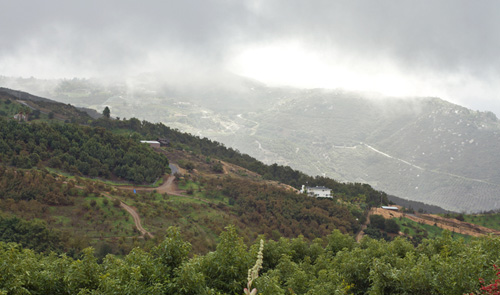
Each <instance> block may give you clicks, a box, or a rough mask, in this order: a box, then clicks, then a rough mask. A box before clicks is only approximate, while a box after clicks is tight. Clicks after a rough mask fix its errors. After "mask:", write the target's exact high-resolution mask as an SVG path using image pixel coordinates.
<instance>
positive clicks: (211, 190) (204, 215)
mask: <svg viewBox="0 0 500 295" xmlns="http://www.w3.org/2000/svg"><path fill="white" fill-rule="evenodd" d="M22 102H23V101H20V100H18V99H16V98H15V97H14V98H12V97H10V98H9V97H3V98H1V99H0V105H1V106H5V109H6V110H7V109H8V110H9V112H11V113H15V112H18V111H19V110H22V111H23V112H30V111H28V110H27V109H26V105H24V104H22ZM63 106H64V107H63ZM48 107H50V109H48V110H49V111H50V112H51V113H53V116H52V118H50V117H49V116H48V115H47V116H41V117H40V118H34V117H31V121H29V122H17V121H16V120H14V119H12V118H9V117H10V115H11V114H7V113H6V114H7V118H0V122H1V123H2V124H0V126H1V127H0V128H1V132H0V134H1V137H0V139H1V141H0V148H1V151H2V153H1V154H0V163H1V165H0V167H1V171H0V172H1V173H0V192H1V196H2V197H1V198H0V208H1V210H2V212H3V214H6V218H20V219H21V221H22V220H33V219H40V220H42V221H43V222H42V224H43V226H44V227H46V228H47V229H48V230H49V231H50V233H51V234H53V235H55V236H58V237H59V239H60V240H61V243H60V244H57V245H56V246H47V247H46V248H47V249H49V248H50V247H52V248H54V247H56V248H57V249H59V251H66V252H67V251H72V253H78V251H79V250H80V249H82V248H83V247H85V246H87V245H93V246H95V247H97V248H98V249H99V251H100V252H99V253H101V254H100V255H103V253H104V254H105V253H107V252H113V253H116V254H119V253H122V254H123V253H127V252H128V251H129V250H130V249H131V247H133V246H134V245H139V244H141V243H142V245H143V246H144V245H148V243H149V244H151V243H153V244H155V243H158V241H159V240H161V238H162V236H163V233H164V229H165V226H168V225H175V226H178V227H179V228H180V229H181V231H182V233H183V235H184V236H185V237H187V238H188V239H189V241H190V242H191V243H192V245H193V248H194V250H195V251H196V252H197V253H205V252H206V251H209V250H213V249H214V247H215V242H216V240H215V239H216V238H217V236H218V235H219V234H220V233H221V232H222V230H223V228H224V227H225V226H227V225H228V224H233V225H236V227H237V228H238V230H239V231H240V232H241V233H243V234H244V236H245V241H246V242H251V241H253V240H254V239H256V238H257V235H259V234H264V235H266V236H267V237H270V238H274V239H279V238H280V237H290V238H291V237H295V236H298V235H302V236H304V237H305V238H306V239H308V240H313V239H315V238H318V237H322V236H325V235H327V234H328V233H329V232H331V231H332V230H333V229H338V230H340V231H341V232H342V233H346V234H351V235H352V234H354V233H355V232H356V231H358V230H359V222H361V221H363V216H364V211H365V210H366V208H368V207H369V206H373V205H377V204H380V202H383V203H384V204H386V203H387V196H386V195H385V194H384V193H383V192H378V191H375V190H373V189H372V188H371V187H369V186H367V185H362V184H341V183H338V182H336V181H334V180H332V179H328V178H314V177H310V176H307V175H305V174H303V173H301V172H299V171H295V170H292V169H291V168H290V167H283V166H277V165H272V166H267V165H265V164H263V163H261V162H259V161H257V160H256V159H253V158H251V157H249V156H248V155H244V154H241V153H239V152H237V151H235V150H232V149H230V148H226V147H224V146H223V145H221V144H219V143H217V142H212V141H210V140H208V139H201V138H199V137H194V136H191V135H189V134H185V133H181V132H179V131H177V130H172V129H170V128H168V127H167V126H165V125H163V124H152V123H149V122H146V121H143V122H140V121H139V120H137V119H134V118H132V119H129V120H110V119H107V118H101V119H98V120H88V121H86V122H87V123H90V125H92V126H85V125H78V124H74V123H63V120H65V119H64V118H63V114H64V113H67V112H69V111H75V110H70V109H71V108H72V107H71V106H69V105H63V104H57V103H54V105H49V106H48ZM37 110H38V109H36V108H35V107H34V106H33V105H32V109H31V112H35V111H37ZM75 114H76V113H75ZM81 115H82V116H84V117H85V115H83V114H81ZM151 137H167V138H169V146H168V147H164V148H162V149H156V150H153V149H151V148H150V147H148V146H147V145H145V144H140V143H139V139H141V138H151ZM167 159H170V160H171V161H173V163H171V164H170V166H172V167H173V168H175V171H177V172H176V175H175V176H172V175H168V174H169V171H170V168H169V167H168V166H169V162H168V160H167ZM238 163H240V164H241V165H244V166H246V167H248V168H243V167H241V166H238V165H237V164H238ZM178 166H180V170H179V168H178ZM153 182H155V183H154V184H152V183H153ZM306 182H309V183H311V184H315V183H317V184H318V185H330V187H331V188H333V190H334V193H335V195H336V197H335V199H315V198H308V197H306V196H304V195H301V194H298V192H297V190H296V189H295V188H294V187H293V186H295V187H298V186H300V184H301V183H306ZM130 217H132V218H130ZM138 234H140V236H142V237H143V238H145V239H146V240H143V242H141V241H138V240H137V235H138ZM20 237H23V238H22V239H21V238H20V239H19V241H18V242H21V241H23V239H24V238H25V237H24V236H23V234H22V233H20ZM151 238H152V239H151ZM150 239H151V242H150V241H149V240H150ZM9 241H10V240H9ZM14 241H17V240H14ZM138 243H139V244H138ZM144 243H145V244H144Z"/></svg>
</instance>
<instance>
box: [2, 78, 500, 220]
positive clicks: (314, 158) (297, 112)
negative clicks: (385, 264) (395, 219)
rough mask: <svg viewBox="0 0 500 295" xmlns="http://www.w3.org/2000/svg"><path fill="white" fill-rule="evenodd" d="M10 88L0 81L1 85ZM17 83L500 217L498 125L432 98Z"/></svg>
mask: <svg viewBox="0 0 500 295" xmlns="http://www.w3.org/2000/svg"><path fill="white" fill-rule="evenodd" d="M9 81H10V82H9ZM12 81H13V80H12V79H11V80H8V79H6V78H3V80H2V79H0V82H2V83H4V85H8V84H9V83H10V84H12ZM16 83H17V84H16V85H18V86H22V85H31V87H33V85H36V87H38V89H39V90H40V91H42V90H43V93H44V96H47V97H51V98H54V99H57V100H59V101H63V102H65V103H72V104H74V105H78V106H84V107H90V108H93V109H96V110H98V111H101V110H102V109H103V108H104V106H109V107H110V108H111V114H112V116H121V117H122V118H123V117H127V118H130V117H137V118H139V119H146V120H149V121H156V122H163V123H165V124H167V125H168V126H172V127H174V128H178V129H180V130H182V131H187V132H190V133H193V134H196V135H202V136H207V137H209V138H212V139H215V140H217V141H220V142H223V143H224V144H226V145H227V146H232V147H234V148H237V149H239V150H240V151H241V152H244V153H248V154H250V155H251V156H254V157H256V158H258V159H260V160H262V161H264V162H266V163H274V162H277V163H278V164H283V165H290V166H291V167H292V168H295V169H298V170H301V171H304V172H306V173H308V174H313V175H326V176H328V177H331V178H335V179H337V180H340V181H347V182H364V183H368V184H370V185H372V186H373V187H375V188H377V189H380V190H383V191H385V192H387V193H389V194H391V195H395V196H397V197H400V198H403V199H410V200H415V201H420V202H425V203H428V204H432V205H438V206H440V207H443V208H445V209H447V210H452V211H458V212H459V211H467V212H477V211H482V210H491V209H497V208H500V170H499V169H498V167H500V165H499V164H500V155H499V153H498V151H500V122H499V121H498V119H497V118H496V116H495V115H494V114H493V113H491V112H476V111H472V110H469V109H466V108H463V107H460V106H458V105H455V104H451V103H448V102H446V101H443V100H441V99H438V98H414V99H409V98H407V99H402V98H387V97H383V96H381V95H378V94H371V93H355V92H348V91H342V90H320V89H316V90H299V89H292V88H270V87H265V86H263V85H261V84H259V83H257V82H254V81H248V80H244V79H239V80H238V79H235V80H231V81H229V82H228V83H235V85H236V84H237V86H234V85H233V86H234V87H233V86H232V87H226V88H225V87H222V86H214V87H211V88H195V87H192V88H190V87H187V88H185V89H182V88H178V87H173V86H171V85H168V84H157V83H155V84H152V83H149V82H148V81H147V79H145V80H143V81H139V82H136V83H134V84H133V86H131V84H130V83H129V84H126V83H108V84H106V83H102V82H99V81H95V80H78V79H76V80H75V79H73V80H61V81H59V82H54V81H41V80H40V81H39V83H38V84H37V83H35V82H34V81H33V80H30V79H26V80H23V81H19V80H16ZM23 83H24V84H23ZM44 85H45V86H44ZM49 86H51V87H49ZM36 87H35V88H36ZM23 89H24V88H23Z"/></svg>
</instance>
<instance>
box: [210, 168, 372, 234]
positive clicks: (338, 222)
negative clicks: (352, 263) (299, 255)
mask: <svg viewBox="0 0 500 295" xmlns="http://www.w3.org/2000/svg"><path fill="white" fill-rule="evenodd" d="M218 189H220V190H221V193H222V194H223V195H224V196H226V197H228V198H229V204H230V205H233V207H232V208H231V209H232V211H233V212H235V214H237V215H238V216H239V220H241V222H243V224H244V225H245V226H247V227H252V228H255V231H256V232H260V233H263V234H266V235H267V236H268V237H273V238H279V237H280V236H284V237H294V236H298V235H303V236H305V237H306V238H308V239H311V240H312V239H314V238H316V237H322V236H325V235H327V234H328V233H329V232H331V231H332V229H340V230H341V231H342V232H343V233H354V232H356V231H357V230H358V228H359V223H358V222H357V221H356V217H355V216H354V215H353V212H351V211H350V210H349V209H348V208H347V207H346V206H343V205H339V203H338V202H336V200H332V199H324V198H309V197H304V196H303V195H300V194H297V193H296V192H295V191H291V190H286V189H283V188H277V187H275V186H273V185H267V184H262V183H260V184H259V183H255V182H251V181H248V180H244V179H236V178H230V177H225V178H220V179H209V180H207V182H206V186H205V190H206V191H207V194H208V195H210V194H216V193H217V191H218ZM359 214H360V216H361V215H362V212H359Z"/></svg>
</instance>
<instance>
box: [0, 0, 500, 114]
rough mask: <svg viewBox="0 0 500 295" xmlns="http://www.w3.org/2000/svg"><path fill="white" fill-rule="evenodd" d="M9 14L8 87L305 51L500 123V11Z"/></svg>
mask: <svg viewBox="0 0 500 295" xmlns="http://www.w3.org/2000/svg"><path fill="white" fill-rule="evenodd" d="M5 2H6V3H3V4H2V10H1V11H0V33H1V36H2V38H1V40H0V75H16V76H17V75H22V76H48V77H50V76H66V77H73V76H99V75H123V74H128V75H133V74H136V73H137V72H148V71H163V72H165V73H166V75H168V74H170V75H171V76H179V73H181V72H194V71H196V72H198V77H199V78H200V79H202V77H201V76H203V74H204V73H210V72H215V71H218V70H223V69H222V68H223V66H224V65H225V64H226V63H227V60H228V59H230V58H231V55H232V54H234V50H235V48H242V47H245V46H257V45H265V44H269V43H272V42H279V41H281V40H283V41H286V40H295V41H297V42H300V43H301V44H304V46H305V47H306V48H307V50H310V51H312V52H317V53H320V54H322V55H323V56H329V55H336V56H339V57H340V58H343V57H344V58H345V60H353V61H356V62H357V63H358V64H357V66H358V67H359V64H363V63H372V64H377V63H381V64H383V63H385V62H387V61H390V62H391V64H393V65H395V67H397V69H398V70H399V72H400V73H405V74H406V75H408V76H409V77H410V78H411V79H413V80H415V81H419V83H421V84H422V85H424V84H428V85H431V86H430V88H431V89H435V90H436V93H437V94H438V95H445V96H449V97H445V98H447V99H452V100H454V101H456V102H460V103H462V104H464V105H467V106H469V107H472V108H481V109H491V110H494V111H496V113H497V114H500V103H499V102H498V101H499V100H500V96H499V95H498V93H499V91H500V86H497V85H496V84H497V83H496V82H497V81H498V79H499V78H500V72H499V71H500V55H499V54H498V52H500V34H499V33H498V28H500V2H498V1H493V0H484V1H466V0H453V1H452V0H444V1H431V0H422V1H389V0H382V1H347V0H344V1H340V0H339V1H328V0H315V1H300V0H265V1H264V0H247V1H230V0H206V1H205V0H204V1H201V0H185V1H141V2H139V1H131V0H128V1H127V0H126V1H118V0H109V1H96V0H90V1H62V0H50V1H36V0H31V1H28V0H27V1H5ZM291 62H293V61H291ZM360 70H363V67H361V68H360ZM457 81H458V82H457ZM464 83H465V84H467V85H464ZM460 86H464V87H463V89H459V87H460ZM430 94H432V93H430Z"/></svg>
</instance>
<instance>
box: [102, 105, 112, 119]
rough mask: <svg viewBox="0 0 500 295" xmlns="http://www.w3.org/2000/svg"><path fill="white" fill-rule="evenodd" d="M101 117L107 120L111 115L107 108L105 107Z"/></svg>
mask: <svg viewBox="0 0 500 295" xmlns="http://www.w3.org/2000/svg"><path fill="white" fill-rule="evenodd" d="M102 115H103V116H104V117H106V118H109V117H110V115H111V111H110V110H109V107H107V106H106V107H105V108H104V110H103V111H102Z"/></svg>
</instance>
